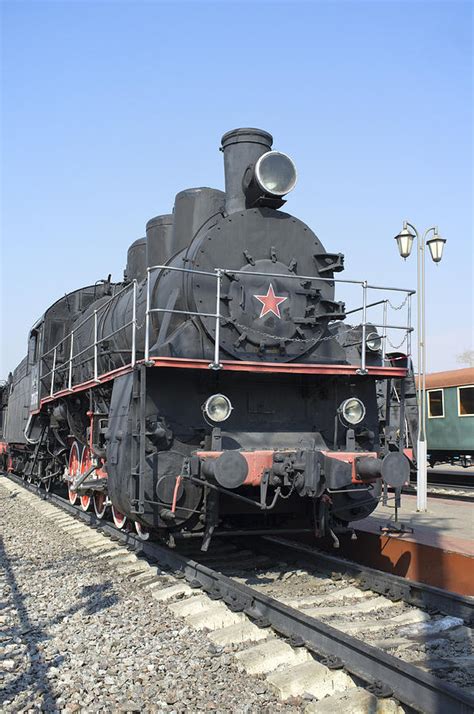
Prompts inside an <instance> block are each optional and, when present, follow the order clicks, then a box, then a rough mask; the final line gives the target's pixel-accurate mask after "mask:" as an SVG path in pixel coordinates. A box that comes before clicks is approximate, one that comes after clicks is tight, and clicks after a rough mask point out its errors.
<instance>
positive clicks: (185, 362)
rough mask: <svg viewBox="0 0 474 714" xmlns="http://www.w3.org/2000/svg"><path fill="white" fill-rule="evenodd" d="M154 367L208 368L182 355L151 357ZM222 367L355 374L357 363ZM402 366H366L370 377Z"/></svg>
mask: <svg viewBox="0 0 474 714" xmlns="http://www.w3.org/2000/svg"><path fill="white" fill-rule="evenodd" d="M150 362H153V366H154V367H179V368H181V369H209V362H208V360H204V359H184V358H182V357H151V358H150ZM221 364H222V369H223V370H228V371H230V372H270V373H283V374H332V375H340V374H342V375H357V374H358V371H359V369H360V366H359V365H354V364H352V365H348V364H302V363H301V362H249V361H244V360H242V361H238V360H223V361H222V362H221ZM406 373H407V370H406V369H405V368H404V367H367V374H368V375H369V376H371V377H405V376H406Z"/></svg>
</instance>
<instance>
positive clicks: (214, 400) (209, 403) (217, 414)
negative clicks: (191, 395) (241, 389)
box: [202, 394, 233, 422]
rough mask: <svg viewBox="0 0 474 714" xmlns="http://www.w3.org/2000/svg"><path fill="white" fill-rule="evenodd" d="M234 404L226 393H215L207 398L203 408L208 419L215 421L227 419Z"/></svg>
mask: <svg viewBox="0 0 474 714" xmlns="http://www.w3.org/2000/svg"><path fill="white" fill-rule="evenodd" d="M232 409H233V407H232V404H231V402H230V399H228V398H227V397H226V396H225V395H224V394H213V395H212V397H209V399H206V401H205V402H204V404H203V406H202V410H203V412H204V414H205V415H206V416H207V418H208V419H210V420H211V421H215V422H220V421H225V420H226V419H228V418H229V417H230V415H231V412H232Z"/></svg>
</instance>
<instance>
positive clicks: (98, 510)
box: [93, 493, 107, 518]
mask: <svg viewBox="0 0 474 714" xmlns="http://www.w3.org/2000/svg"><path fill="white" fill-rule="evenodd" d="M93 501H94V511H95V515H96V516H97V518H103V517H104V515H105V511H106V510H107V503H106V497H105V493H94V496H93Z"/></svg>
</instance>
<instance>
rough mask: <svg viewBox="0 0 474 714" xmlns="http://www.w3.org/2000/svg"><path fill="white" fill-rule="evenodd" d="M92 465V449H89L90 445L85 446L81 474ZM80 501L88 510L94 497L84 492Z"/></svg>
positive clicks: (82, 506) (84, 509) (85, 509)
mask: <svg viewBox="0 0 474 714" xmlns="http://www.w3.org/2000/svg"><path fill="white" fill-rule="evenodd" d="M91 466H92V459H91V450H90V449H89V447H88V446H85V447H84V451H83V452H82V458H81V474H85V472H86V471H88V470H89V469H90V467H91ZM79 498H80V501H81V508H82V510H83V511H87V510H88V508H89V506H90V505H91V501H92V498H91V496H90V495H88V494H84V495H83V496H80V497H79Z"/></svg>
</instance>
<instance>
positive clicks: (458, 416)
mask: <svg viewBox="0 0 474 714" xmlns="http://www.w3.org/2000/svg"><path fill="white" fill-rule="evenodd" d="M426 400H427V405H426V416H427V419H426V436H427V440H428V459H429V462H430V464H431V466H433V465H434V464H435V463H446V462H449V463H455V464H458V465H461V466H470V465H472V463H473V457H474V368H473V367H469V368H467V369H456V370H453V371H450V372H435V373H433V374H428V375H427V376H426Z"/></svg>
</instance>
